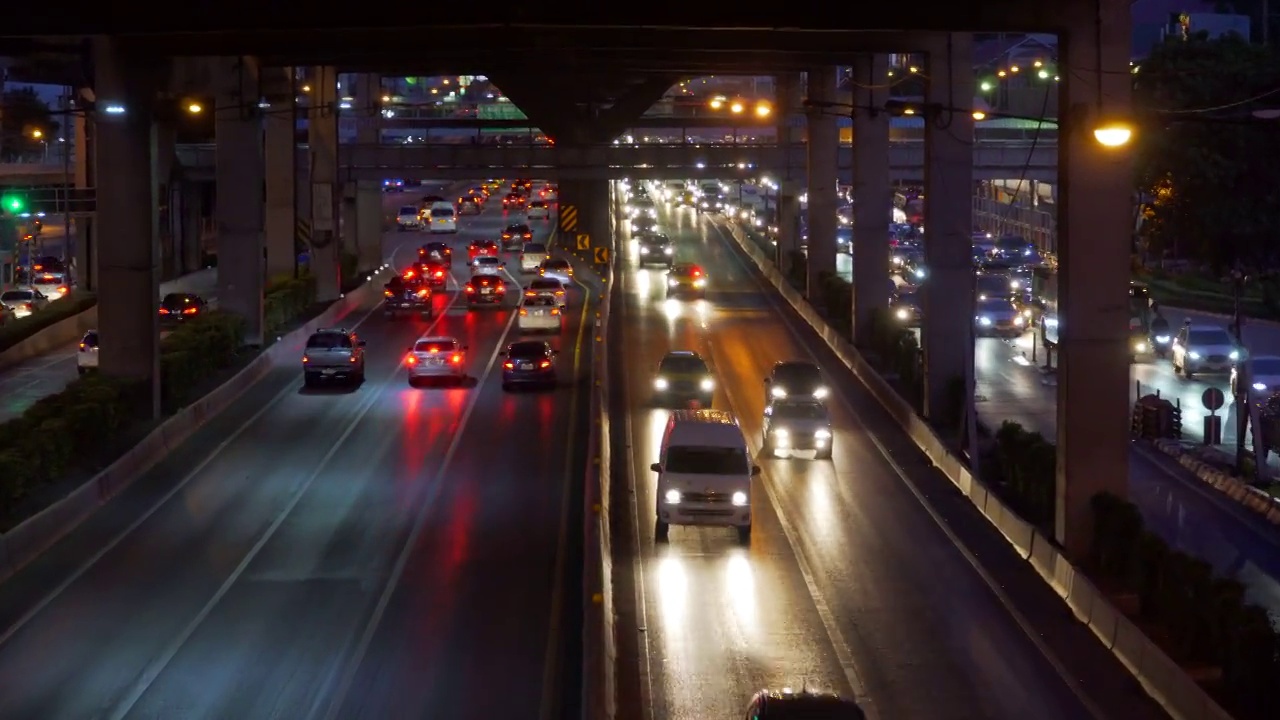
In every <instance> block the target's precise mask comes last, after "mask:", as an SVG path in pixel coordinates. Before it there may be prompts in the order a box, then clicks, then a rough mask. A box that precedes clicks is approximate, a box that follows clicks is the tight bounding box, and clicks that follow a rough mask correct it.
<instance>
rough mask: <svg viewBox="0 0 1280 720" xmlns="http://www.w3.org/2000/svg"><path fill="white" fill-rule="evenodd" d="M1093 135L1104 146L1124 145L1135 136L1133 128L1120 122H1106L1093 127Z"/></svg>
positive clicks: (1116, 146) (1115, 146)
mask: <svg viewBox="0 0 1280 720" xmlns="http://www.w3.org/2000/svg"><path fill="white" fill-rule="evenodd" d="M1093 137H1094V139H1095V140H1097V141H1098V143H1099V144H1100V145H1102V146H1103V147H1109V148H1118V147H1123V146H1124V145H1127V144H1128V143H1129V140H1131V139H1132V138H1133V128H1132V127H1129V126H1128V125H1126V124H1124V123H1120V122H1104V123H1102V124H1100V125H1098V126H1097V127H1096V128H1094V129H1093Z"/></svg>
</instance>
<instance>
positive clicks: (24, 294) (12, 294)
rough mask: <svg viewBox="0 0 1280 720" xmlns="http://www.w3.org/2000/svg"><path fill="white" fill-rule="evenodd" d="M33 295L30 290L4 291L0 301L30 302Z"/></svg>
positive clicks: (0, 295)
mask: <svg viewBox="0 0 1280 720" xmlns="http://www.w3.org/2000/svg"><path fill="white" fill-rule="evenodd" d="M33 297H35V293H33V292H31V291H30V290H6V291H4V293H3V294H0V300H30V299H31V298H33Z"/></svg>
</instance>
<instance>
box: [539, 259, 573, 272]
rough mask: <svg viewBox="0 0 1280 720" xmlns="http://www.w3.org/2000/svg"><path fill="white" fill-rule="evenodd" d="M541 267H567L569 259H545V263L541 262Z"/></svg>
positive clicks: (552, 268)
mask: <svg viewBox="0 0 1280 720" xmlns="http://www.w3.org/2000/svg"><path fill="white" fill-rule="evenodd" d="M543 267H546V268H547V269H549V270H563V269H565V268H567V267H569V261H568V260H555V259H552V260H547V261H546V262H545V263H543Z"/></svg>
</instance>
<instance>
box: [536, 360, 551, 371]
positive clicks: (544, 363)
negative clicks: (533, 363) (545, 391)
mask: <svg viewBox="0 0 1280 720" xmlns="http://www.w3.org/2000/svg"><path fill="white" fill-rule="evenodd" d="M538 367H540V368H543V369H546V368H549V367H551V361H550V360H543V361H542V362H540V363H538Z"/></svg>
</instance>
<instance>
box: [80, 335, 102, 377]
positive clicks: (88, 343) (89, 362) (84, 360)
mask: <svg viewBox="0 0 1280 720" xmlns="http://www.w3.org/2000/svg"><path fill="white" fill-rule="evenodd" d="M97 369H98V331H97V330H90V331H89V332H87V333H85V334H84V337H82V338H80V348H79V349H78V350H77V351H76V370H77V371H78V372H79V373H80V374H81V375H84V374H85V373H87V372H89V371H90V370H97Z"/></svg>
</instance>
